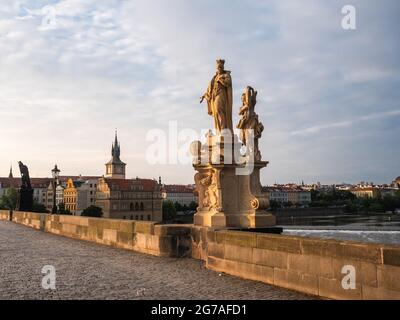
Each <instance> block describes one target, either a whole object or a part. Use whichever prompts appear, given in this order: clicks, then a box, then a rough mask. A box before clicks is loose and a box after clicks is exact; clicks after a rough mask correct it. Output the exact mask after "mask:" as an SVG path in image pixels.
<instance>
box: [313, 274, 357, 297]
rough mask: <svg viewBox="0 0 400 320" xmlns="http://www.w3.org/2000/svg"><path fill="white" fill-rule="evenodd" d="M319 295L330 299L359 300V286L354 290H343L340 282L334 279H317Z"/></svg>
mask: <svg viewBox="0 0 400 320" xmlns="http://www.w3.org/2000/svg"><path fill="white" fill-rule="evenodd" d="M319 295H320V296H323V297H328V298H331V299H346V300H360V299H361V285H359V284H358V285H357V284H356V288H355V289H347V290H346V289H344V288H343V287H342V282H341V281H340V280H336V279H327V278H324V277H320V278H319Z"/></svg>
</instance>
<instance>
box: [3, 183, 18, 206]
mask: <svg viewBox="0 0 400 320" xmlns="http://www.w3.org/2000/svg"><path fill="white" fill-rule="evenodd" d="M17 198H18V191H17V190H16V189H14V188H8V189H7V190H6V191H5V193H4V195H3V196H2V197H1V198H0V209H3V210H15V208H16V207H17Z"/></svg>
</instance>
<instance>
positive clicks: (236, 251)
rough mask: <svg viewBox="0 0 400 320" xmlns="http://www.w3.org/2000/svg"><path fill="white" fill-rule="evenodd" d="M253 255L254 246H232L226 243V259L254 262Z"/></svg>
mask: <svg viewBox="0 0 400 320" xmlns="http://www.w3.org/2000/svg"><path fill="white" fill-rule="evenodd" d="M252 256H253V248H251V247H241V246H232V245H229V244H225V255H224V258H225V259H228V260H235V261H242V262H247V263H252Z"/></svg>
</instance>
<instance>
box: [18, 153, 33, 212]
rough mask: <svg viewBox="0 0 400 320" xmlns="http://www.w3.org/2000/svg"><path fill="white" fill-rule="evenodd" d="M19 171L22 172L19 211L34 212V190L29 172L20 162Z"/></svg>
mask: <svg viewBox="0 0 400 320" xmlns="http://www.w3.org/2000/svg"><path fill="white" fill-rule="evenodd" d="M18 165H19V171H20V172H21V187H20V188H19V197H18V199H17V208H18V210H19V211H32V208H33V189H32V186H31V180H30V178H29V170H28V167H27V166H26V165H24V164H23V163H22V162H21V161H18Z"/></svg>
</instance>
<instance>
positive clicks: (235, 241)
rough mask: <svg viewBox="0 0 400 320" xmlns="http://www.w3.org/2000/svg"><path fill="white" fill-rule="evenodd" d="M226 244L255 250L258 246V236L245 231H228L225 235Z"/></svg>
mask: <svg viewBox="0 0 400 320" xmlns="http://www.w3.org/2000/svg"><path fill="white" fill-rule="evenodd" d="M217 237H218V235H217ZM225 244H230V245H234V246H241V247H246V248H249V249H250V248H255V247H256V245H257V234H256V233H253V232H244V231H228V232H226V233H225Z"/></svg>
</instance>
